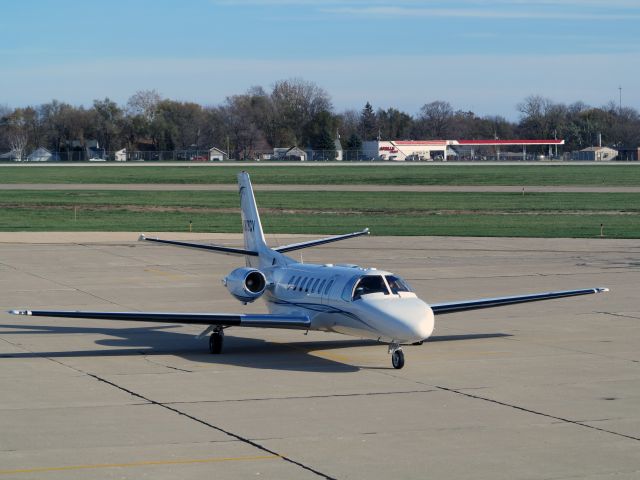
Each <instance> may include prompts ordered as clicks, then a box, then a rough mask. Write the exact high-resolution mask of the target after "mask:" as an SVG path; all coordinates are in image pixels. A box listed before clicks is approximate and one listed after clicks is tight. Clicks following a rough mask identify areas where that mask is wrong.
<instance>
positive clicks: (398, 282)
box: [384, 275, 411, 295]
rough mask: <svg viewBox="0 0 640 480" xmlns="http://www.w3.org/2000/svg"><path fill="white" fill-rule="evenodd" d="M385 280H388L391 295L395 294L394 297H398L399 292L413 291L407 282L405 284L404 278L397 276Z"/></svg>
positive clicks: (388, 276) (387, 277) (390, 276)
mask: <svg viewBox="0 0 640 480" xmlns="http://www.w3.org/2000/svg"><path fill="white" fill-rule="evenodd" d="M384 278H385V279H386V280H387V283H388V284H389V288H390V289H391V293H393V294H394V295H397V294H398V292H410V291H411V288H409V285H407V282H405V281H404V280H403V279H402V278H400V277H398V276H396V275H387V276H386V277H384Z"/></svg>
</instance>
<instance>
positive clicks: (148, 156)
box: [0, 149, 637, 163]
mask: <svg viewBox="0 0 640 480" xmlns="http://www.w3.org/2000/svg"><path fill="white" fill-rule="evenodd" d="M16 157H17V155H12V153H11V152H9V153H8V154H4V155H0V161H2V162H67V163H71V162H185V163H186V162H203V163H204V162H219V161H229V160H230V161H238V160H239V161H258V162H259V161H266V162H269V161H278V162H283V161H284V162H292V163H295V162H331V161H345V162H378V161H385V163H395V162H421V163H422V162H445V161H446V162H496V161H497V162H532V161H554V160H558V161H570V160H576V159H574V158H571V154H569V153H564V154H562V155H560V156H544V155H539V154H533V153H532V154H523V153H522V152H500V153H499V154H498V153H496V152H492V153H484V154H479V153H476V154H474V155H470V154H469V153H468V152H459V153H456V152H455V151H453V150H452V149H449V150H448V151H447V158H446V159H444V158H442V157H441V156H437V157H436V158H433V159H431V158H423V157H418V156H415V155H410V156H408V157H406V158H394V159H391V160H389V159H385V158H380V157H374V156H372V155H371V153H370V152H365V151H363V150H343V151H340V152H336V151H335V150H306V151H304V152H301V151H299V152H297V153H296V154H295V155H289V156H275V155H273V154H272V153H264V152H248V153H244V154H241V155H240V156H239V158H238V159H233V158H232V159H229V158H227V156H226V155H225V154H222V153H220V152H211V151H209V150H171V151H130V152H127V151H122V150H119V151H113V152H107V151H103V150H90V151H85V150H74V151H68V152H49V151H46V150H43V149H39V150H37V151H35V152H32V153H30V154H29V155H27V154H23V156H22V159H18V158H16ZM636 159H637V157H634V158H625V157H622V156H620V158H616V159H615V160H621V161H625V160H626V161H629V160H636Z"/></svg>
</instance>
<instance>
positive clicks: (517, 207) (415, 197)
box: [0, 190, 640, 214]
mask: <svg viewBox="0 0 640 480" xmlns="http://www.w3.org/2000/svg"><path fill="white" fill-rule="evenodd" d="M256 200H257V202H258V205H259V207H260V208H262V209H278V210H293V211H298V210H310V211H321V212H330V211H341V212H354V211H356V212H382V213H384V214H391V213H395V212H400V213H402V212H411V211H420V212H438V213H443V212H447V211H462V212H464V211H495V212H534V211H535V212H550V211H557V212H563V211H564V212H598V211H618V212H640V194H637V193H525V195H522V194H521V193H491V192H489V193H467V192H442V193H434V192H331V191H319V192H318V191H308V192H271V191H266V192H256ZM26 206H34V207H38V206H45V207H54V206H58V207H74V206H80V207H83V208H91V207H96V208H97V207H101V208H106V207H113V208H116V207H122V208H123V209H124V208H128V207H140V208H145V207H148V208H150V209H151V208H154V207H167V208H174V209H189V208H192V209H239V200H238V194H237V193H235V192H207V191H172V192H167V191H159V192H154V191H110V190H97V191H93V190H86V191H82V190H81V191H56V190H0V207H2V208H13V207H26Z"/></svg>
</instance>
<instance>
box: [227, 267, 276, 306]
mask: <svg viewBox="0 0 640 480" xmlns="http://www.w3.org/2000/svg"><path fill="white" fill-rule="evenodd" d="M222 283H223V285H224V286H225V287H227V290H229V293H231V295H233V296H234V297H236V298H237V299H238V300H240V301H241V302H243V303H251V302H253V301H254V300H256V299H258V298H260V296H261V295H262V294H263V293H264V290H265V288H266V287H267V278H266V277H265V276H264V273H262V272H261V271H260V270H256V269H255V268H247V267H243V268H236V269H235V270H234V271H233V272H231V273H230V274H229V275H227V276H226V277H225V278H223V279H222Z"/></svg>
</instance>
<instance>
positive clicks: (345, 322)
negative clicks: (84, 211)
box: [9, 171, 609, 369]
mask: <svg viewBox="0 0 640 480" xmlns="http://www.w3.org/2000/svg"><path fill="white" fill-rule="evenodd" d="M238 187H239V194H240V207H241V218H242V228H243V236H244V248H233V247H227V246H223V245H215V244H198V243H190V242H182V241H175V240H163V239H159V238H150V237H146V236H145V235H141V236H140V238H139V240H141V241H146V242H151V243H157V244H163V245H175V246H180V247H188V248H195V249H200V250H206V251H210V252H215V253H222V254H227V255H236V256H241V257H244V258H245V263H246V265H245V266H244V267H240V268H236V269H235V270H233V271H232V272H231V273H229V274H228V275H227V276H226V277H224V279H223V280H222V283H223V284H224V286H225V287H226V288H227V290H228V291H229V293H230V294H231V295H232V296H233V297H235V298H236V299H237V300H239V301H240V302H242V303H243V304H245V305H246V304H248V303H250V302H254V301H255V300H257V299H259V298H262V299H264V301H265V302H266V305H267V309H268V310H269V313H267V314H242V313H238V314H236V313H170V312H90V311H53V310H12V311H10V312H9V313H11V314H14V315H29V316H44V317H64V318H91V319H102V320H126V321H139V322H160V323H170V324H196V325H205V326H206V327H207V328H206V329H205V330H204V331H203V332H202V333H201V334H200V335H198V337H197V338H204V337H205V336H206V335H208V334H210V336H209V351H210V352H211V353H212V354H220V353H221V352H222V348H223V343H224V331H225V329H226V328H229V327H260V328H283V329H294V330H303V331H309V330H316V331H324V332H336V333H341V334H344V335H350V336H354V337H359V338H366V339H372V340H376V341H378V342H380V343H384V344H387V345H388V353H390V354H391V363H392V366H393V368H396V369H400V368H402V367H403V366H404V363H405V359H404V353H403V350H402V346H403V345H412V344H413V345H415V344H421V343H422V342H423V341H424V340H426V339H427V338H429V336H430V335H431V334H432V332H433V329H434V316H435V315H443V314H449V313H455V312H463V311H468V310H475V309H481V308H492V307H500V306H505V305H514V304H517V303H525V302H535V301H541V300H550V299H556V298H562V297H573V296H578V295H587V294H592V293H601V292H607V291H609V290H608V289H607V288H601V287H597V288H584V289H578V290H562V291H551V292H543V293H534V294H527V295H517V296H506V297H495V298H482V299H478V300H463V301H458V302H447V303H432V304H428V303H426V302H424V301H423V300H421V299H419V298H418V297H417V295H416V294H415V293H414V292H413V290H412V289H411V287H410V286H409V284H408V283H407V282H406V281H405V280H404V279H403V278H401V277H400V276H399V275H396V274H394V273H392V272H387V271H383V270H377V269H375V268H363V267H360V266H357V265H351V264H335V265H334V264H331V263H327V264H324V265H317V264H308V263H301V262H297V261H296V260H294V259H292V258H290V257H288V256H287V255H285V254H286V253H289V252H293V251H296V250H302V249H304V248H309V247H315V246H318V245H326V244H328V243H332V242H337V241H340V240H345V239H348V238H355V237H360V236H363V235H368V234H369V229H364V230H361V231H358V232H354V233H348V234H345V235H337V236H332V237H327V238H322V239H318V240H311V241H305V242H300V243H294V244H291V245H285V246H281V247H275V248H270V247H269V246H268V245H267V242H266V240H265V237H264V233H263V231H262V223H261V221H260V215H259V212H258V208H257V206H256V201H255V197H254V193H253V188H252V185H251V180H250V178H249V174H248V173H247V172H244V171H243V172H240V173H239V174H238Z"/></svg>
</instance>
